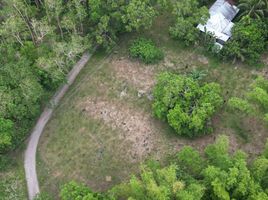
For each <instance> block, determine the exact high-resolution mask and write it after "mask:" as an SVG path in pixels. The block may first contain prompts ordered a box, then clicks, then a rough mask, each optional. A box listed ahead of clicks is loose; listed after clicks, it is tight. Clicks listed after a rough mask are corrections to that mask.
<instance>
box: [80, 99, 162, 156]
mask: <svg viewBox="0 0 268 200" xmlns="http://www.w3.org/2000/svg"><path fill="white" fill-rule="evenodd" d="M80 107H81V109H82V110H83V111H84V112H85V113H86V114H87V115H89V116H90V117H93V118H95V119H101V120H103V122H104V123H106V124H108V125H109V126H110V127H111V128H112V129H120V139H123V140H127V141H130V142H131V143H132V146H131V147H130V148H129V151H128V152H127V153H128V154H130V155H131V157H132V159H133V161H136V160H141V159H142V158H144V157H145V156H147V155H148V154H150V153H151V151H152V150H153V149H154V146H155V144H154V142H155V141H156V140H157V134H156V133H157V130H156V127H154V126H153V123H152V120H151V117H150V115H148V114H147V113H144V112H142V111H136V110H134V109H132V108H130V107H128V106H126V105H124V104H122V103H120V102H109V101H105V100H100V99H95V100H92V99H90V98H87V99H86V101H84V102H83V103H81V104H80Z"/></svg>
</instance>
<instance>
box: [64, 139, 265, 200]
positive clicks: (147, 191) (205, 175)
mask: <svg viewBox="0 0 268 200" xmlns="http://www.w3.org/2000/svg"><path fill="white" fill-rule="evenodd" d="M267 146H268V143H267ZM246 158H247V155H246V154H245V153H243V152H242V151H236V152H234V153H233V154H230V153H229V140H228V138H227V137H226V136H221V137H219V138H217V141H216V143H214V144H210V145H209V146H207V148H206V149H205V155H204V157H201V155H199V153H198V152H197V151H196V150H194V149H193V148H192V147H184V148H183V149H182V150H181V151H180V152H179V153H178V154H177V157H176V159H175V163H174V160H173V162H172V163H170V164H168V165H167V166H166V167H162V166H159V164H156V163H155V162H154V163H153V164H152V163H151V164H150V165H142V166H141V174H140V175H139V176H132V177H131V179H130V180H129V181H128V182H125V183H122V184H120V185H117V186H115V187H114V188H112V189H111V190H110V191H108V192H107V193H103V195H105V198H111V199H114V200H115V199H128V200H145V199H146V200H201V199H219V200H231V199H241V200H242V199H243V200H253V199H254V200H266V199H268V195H267V185H266V184H267V169H268V161H267V158H265V157H264V156H263V155H262V156H260V157H258V158H257V159H256V160H255V161H253V165H252V166H249V165H248V164H247V163H248V162H247V159H246ZM182 172H183V173H185V174H187V175H185V176H180V174H181V173H182ZM72 184H73V183H72ZM80 187H81V186H79V187H78V186H77V185H76V186H75V187H74V186H73V185H72V186H71V189H68V190H66V189H65V191H64V192H66V194H69V195H73V194H75V196H76V195H78V194H80V196H79V197H80V198H79V199H85V198H84V196H85V195H87V194H88V191H89V189H86V188H84V187H82V189H81V188H80ZM81 191H85V192H81ZM75 196H70V197H71V198H73V199H75ZM63 200H65V199H63Z"/></svg>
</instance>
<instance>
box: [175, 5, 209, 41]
mask: <svg viewBox="0 0 268 200" xmlns="http://www.w3.org/2000/svg"><path fill="white" fill-rule="evenodd" d="M173 15H174V16H175V25H174V26H172V27H171V28H170V34H171V36H172V37H173V38H176V39H179V40H182V41H184V42H185V44H186V45H190V44H193V43H194V42H196V41H197V39H198V36H199V30H198V29H197V28H196V26H197V24H199V23H201V24H204V23H206V21H207V19H208V16H209V13H208V9H207V7H205V6H203V7H201V6H200V5H199V2H198V1H197V0H182V1H178V2H176V4H175V6H174V10H173Z"/></svg>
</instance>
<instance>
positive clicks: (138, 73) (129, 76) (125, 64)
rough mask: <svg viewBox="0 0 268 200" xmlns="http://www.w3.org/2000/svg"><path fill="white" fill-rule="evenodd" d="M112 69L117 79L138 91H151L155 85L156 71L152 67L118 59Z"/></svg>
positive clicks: (112, 64)
mask: <svg viewBox="0 0 268 200" xmlns="http://www.w3.org/2000/svg"><path fill="white" fill-rule="evenodd" d="M111 67H112V69H113V70H114V72H115V75H116V77H117V79H122V80H125V81H127V82H128V83H130V84H132V85H133V86H135V87H136V88H137V89H138V90H144V91H146V92H148V91H150V90H151V88H152V86H153V85H154V83H155V79H154V77H155V71H154V67H153V66H152V65H143V64H141V63H139V62H131V61H129V60H128V59H127V58H124V57H122V58H116V59H113V60H112V61H111Z"/></svg>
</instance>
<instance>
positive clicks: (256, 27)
mask: <svg viewBox="0 0 268 200" xmlns="http://www.w3.org/2000/svg"><path fill="white" fill-rule="evenodd" d="M267 31H268V29H267V25H266V24H265V23H264V22H263V21H261V20H259V19H248V18H247V17H246V18H243V19H242V20H240V21H239V22H237V23H236V24H235V26H234V28H233V29H232V38H231V39H230V40H229V41H228V42H227V43H226V45H224V48H223V49H222V51H221V54H222V56H223V57H225V58H233V59H235V60H236V59H239V60H241V61H246V62H248V63H249V64H255V63H257V62H258V61H259V59H260V55H261V53H263V51H264V50H265V47H266V38H267V33H268V32H267Z"/></svg>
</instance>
